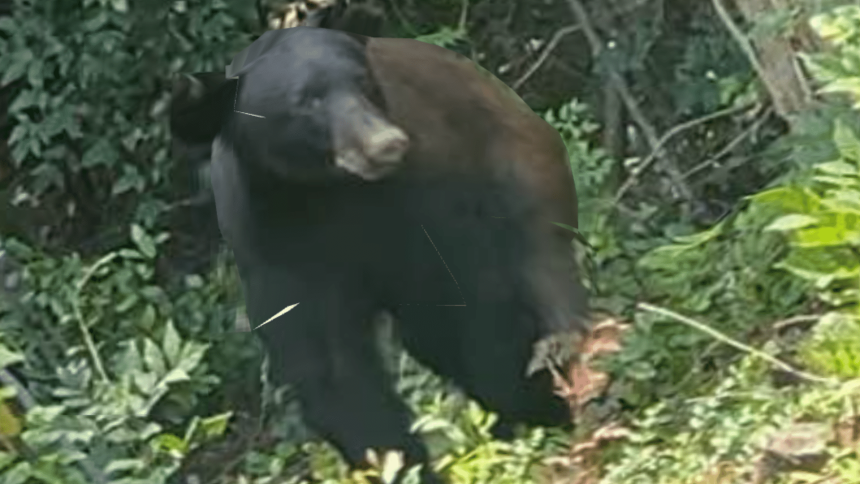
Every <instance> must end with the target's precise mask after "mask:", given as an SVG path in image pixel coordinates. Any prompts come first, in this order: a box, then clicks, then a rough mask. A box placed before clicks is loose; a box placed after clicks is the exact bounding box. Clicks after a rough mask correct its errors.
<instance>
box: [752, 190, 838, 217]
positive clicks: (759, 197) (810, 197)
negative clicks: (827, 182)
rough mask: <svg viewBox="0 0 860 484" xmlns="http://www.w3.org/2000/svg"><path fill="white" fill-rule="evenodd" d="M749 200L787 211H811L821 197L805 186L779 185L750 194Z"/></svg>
mask: <svg viewBox="0 0 860 484" xmlns="http://www.w3.org/2000/svg"><path fill="white" fill-rule="evenodd" d="M748 198H749V199H750V200H752V201H754V202H756V203H761V204H764V205H769V206H773V207H776V208H779V209H780V210H781V211H783V212H788V213H807V214H808V213H813V212H815V211H817V210H818V207H819V206H820V205H821V198H820V197H819V196H818V195H817V194H816V193H815V192H813V191H812V190H810V189H809V188H806V187H795V186H789V187H779V188H773V189H771V190H765V191H763V192H760V193H757V194H755V195H751V196H749V197H748Z"/></svg>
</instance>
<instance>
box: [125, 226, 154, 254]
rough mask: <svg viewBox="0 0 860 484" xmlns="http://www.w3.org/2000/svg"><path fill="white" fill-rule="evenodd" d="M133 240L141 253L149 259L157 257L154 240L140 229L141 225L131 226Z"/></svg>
mask: <svg viewBox="0 0 860 484" xmlns="http://www.w3.org/2000/svg"><path fill="white" fill-rule="evenodd" d="M131 240H132V241H134V244H135V245H137V247H138V248H139V249H140V252H141V253H142V254H143V255H144V256H145V257H147V258H148V259H152V258H154V257H155V254H156V250H155V243H154V242H153V241H152V238H151V237H150V236H149V235H148V234H147V233H146V232H145V231H144V230H143V229H142V228H141V227H140V225H137V224H133V225H132V226H131Z"/></svg>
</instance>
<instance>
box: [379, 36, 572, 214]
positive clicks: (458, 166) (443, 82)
mask: <svg viewBox="0 0 860 484" xmlns="http://www.w3.org/2000/svg"><path fill="white" fill-rule="evenodd" d="M367 59H368V64H369V65H370V66H371V69H372V71H373V72H372V74H373V76H374V80H375V82H376V83H377V84H378V85H379V87H380V89H381V91H382V93H383V96H384V97H385V99H386V101H387V103H388V105H387V107H386V114H387V117H388V119H389V120H391V122H393V123H394V124H395V125H397V126H400V127H401V128H402V129H404V130H405V131H406V132H407V134H408V135H409V136H410V138H411V140H412V142H413V144H414V147H415V149H413V150H411V152H412V153H416V152H417V153H419V156H418V157H417V159H413V160H411V161H412V162H415V163H417V164H419V165H421V166H420V171H421V176H422V177H427V176H431V177H432V176H433V174H434V172H438V173H439V174H441V175H442V176H445V175H451V174H454V173H456V174H457V175H465V176H476V177H481V178H483V177H487V176H488V175H496V176H504V177H506V178H508V179H514V180H517V182H518V183H519V184H520V185H521V187H522V189H523V190H524V192H525V193H528V194H530V195H531V196H533V197H535V198H536V199H537V203H538V205H540V209H539V210H538V212H540V213H541V214H542V216H543V217H546V218H549V219H551V220H552V221H554V222H562V223H565V224H567V225H571V226H573V227H576V226H577V207H576V205H577V202H576V188H575V186H574V182H573V176H572V173H571V169H570V164H569V159H568V154H567V149H566V148H565V146H564V143H563V141H562V139H561V136H560V135H559V134H558V132H557V131H556V130H555V129H553V128H552V127H551V126H550V125H549V124H548V123H546V122H545V121H544V120H543V119H541V118H540V116H538V115H537V114H535V113H534V112H533V111H532V110H531V108H529V106H528V105H527V104H526V103H525V102H524V101H523V100H522V99H521V98H520V97H519V96H518V95H517V94H516V93H515V92H514V91H513V90H512V89H511V88H509V87H508V86H507V85H505V84H504V83H503V82H501V81H500V80H499V79H498V78H496V77H495V76H493V75H492V74H490V73H489V72H487V71H486V70H484V69H483V68H481V67H480V66H479V65H478V64H476V63H474V62H472V61H471V60H469V59H467V58H466V57H463V56H461V55H459V54H457V53H455V52H453V51H450V50H448V49H444V48H441V47H437V46H435V45H432V44H427V43H425V42H420V41H416V40H411V39H392V38H372V39H369V41H368V42H367ZM403 100H406V101H408V102H403Z"/></svg>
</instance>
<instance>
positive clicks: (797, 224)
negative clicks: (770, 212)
mask: <svg viewBox="0 0 860 484" xmlns="http://www.w3.org/2000/svg"><path fill="white" fill-rule="evenodd" d="M816 223H818V218H817V217H811V216H809V215H799V214H791V215H783V216H782V217H779V218H778V219H776V220H774V221H773V222H771V223H770V224H769V225H768V226H767V227H765V228H764V230H766V231H778V232H786V231H790V230H797V229H800V228H803V227H808V226H810V225H814V224H816Z"/></svg>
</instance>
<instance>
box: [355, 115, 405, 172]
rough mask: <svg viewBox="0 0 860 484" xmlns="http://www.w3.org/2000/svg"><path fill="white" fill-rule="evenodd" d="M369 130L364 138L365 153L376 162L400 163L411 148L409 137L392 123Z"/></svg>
mask: <svg viewBox="0 0 860 484" xmlns="http://www.w3.org/2000/svg"><path fill="white" fill-rule="evenodd" d="M384 124H385V125H383V126H376V129H371V130H369V131H368V133H369V136H368V137H367V138H366V139H365V140H364V155H365V156H366V157H367V158H368V159H370V160H372V161H374V162H376V163H385V164H389V163H398V162H400V161H401V159H402V158H403V155H404V154H405V153H406V151H407V150H408V149H409V137H408V136H406V133H404V132H403V130H402V129H400V128H398V127H397V126H394V125H392V124H390V123H384Z"/></svg>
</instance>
